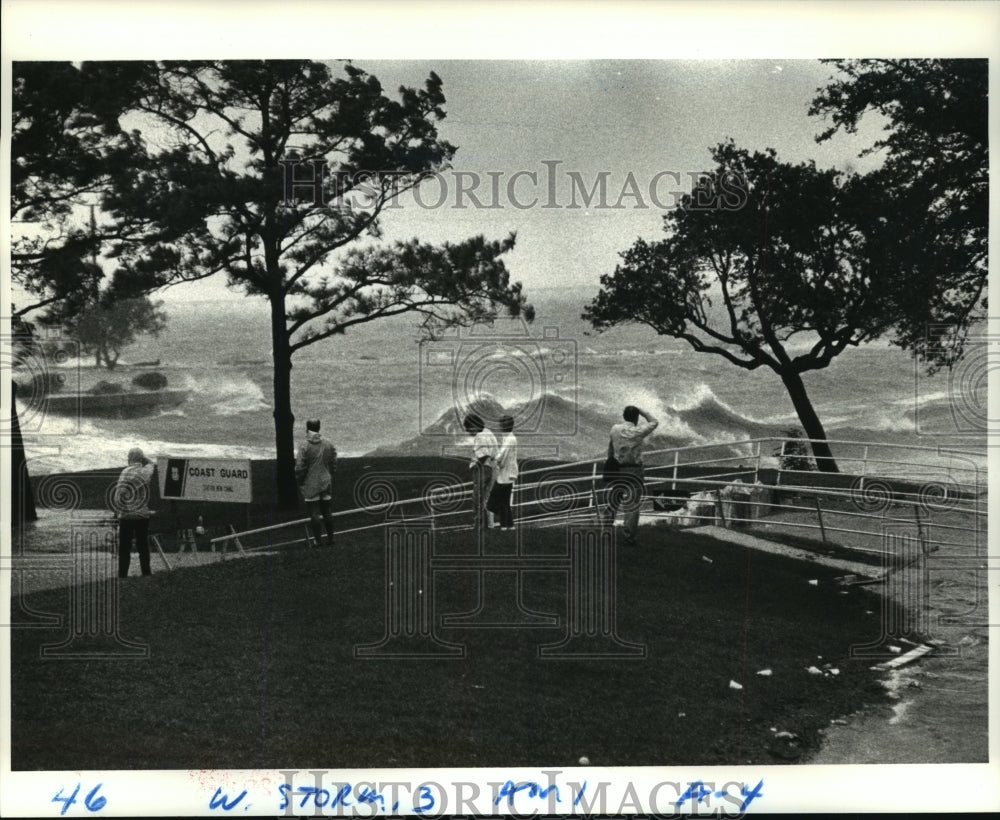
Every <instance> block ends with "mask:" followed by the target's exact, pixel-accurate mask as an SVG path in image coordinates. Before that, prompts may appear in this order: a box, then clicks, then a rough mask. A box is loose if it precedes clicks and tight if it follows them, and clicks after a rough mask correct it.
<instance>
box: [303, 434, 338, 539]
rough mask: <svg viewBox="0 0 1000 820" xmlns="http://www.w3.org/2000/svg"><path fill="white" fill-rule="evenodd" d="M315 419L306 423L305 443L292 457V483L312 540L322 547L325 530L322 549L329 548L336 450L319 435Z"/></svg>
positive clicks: (331, 528)
mask: <svg viewBox="0 0 1000 820" xmlns="http://www.w3.org/2000/svg"><path fill="white" fill-rule="evenodd" d="M319 428H320V422H319V419H309V421H307V422H306V440H305V443H304V444H303V445H302V446H301V447H300V448H299V452H298V454H297V455H296V457H295V480H296V481H297V482H298V484H299V489H300V490H301V491H302V498H303V500H304V501H305V502H306V509H307V510H308V511H309V517H310V519H312V520H311V522H310V523H311V526H312V534H313V539H314V540H315V542H316V544H317V546H318V545H319V544H321V543H322V538H323V526H324V525H325V527H326V538H327V540H326V545H327V546H328V547H332V546H333V513H332V511H331V509H330V502H331V501H332V499H333V495H332V491H333V473H335V472H336V470H337V448H336V447H334V446H333V444H332V443H331V442H329V441H327V440H326V439H325V438H323V436H322V435H321V434H320V432H319Z"/></svg>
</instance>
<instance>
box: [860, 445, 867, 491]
mask: <svg viewBox="0 0 1000 820" xmlns="http://www.w3.org/2000/svg"><path fill="white" fill-rule="evenodd" d="M866 475H868V445H867V444H866V445H865V454H864V461H863V462H862V463H861V481H860V485H861V486H860V489H861V492H864V491H865V476H866Z"/></svg>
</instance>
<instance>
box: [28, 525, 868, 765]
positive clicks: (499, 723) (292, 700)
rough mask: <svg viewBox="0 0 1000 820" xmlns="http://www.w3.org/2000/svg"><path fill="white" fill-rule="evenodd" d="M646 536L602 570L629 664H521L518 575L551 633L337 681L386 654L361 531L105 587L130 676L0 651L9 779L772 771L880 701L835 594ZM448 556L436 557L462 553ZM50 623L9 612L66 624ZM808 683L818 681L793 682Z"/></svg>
mask: <svg viewBox="0 0 1000 820" xmlns="http://www.w3.org/2000/svg"><path fill="white" fill-rule="evenodd" d="M644 535H646V539H645V542H644V543H643V545H642V546H641V547H639V548H637V549H631V550H625V549H623V550H621V551H619V553H618V567H617V581H618V587H617V594H618V604H617V616H618V634H619V635H620V636H621V638H623V639H624V640H626V641H629V642H633V643H640V644H645V646H646V650H647V651H646V656H645V658H637V659H631V660H626V659H600V660H598V659H595V660H581V659H572V660H565V659H564V660H556V659H547V658H546V659H543V658H540V657H539V653H538V648H539V646H540V645H542V644H552V643H556V642H558V641H559V640H561V639H562V637H563V636H564V634H565V623H566V598H567V581H566V575H565V574H564V573H561V572H538V571H535V572H528V573H525V575H524V580H523V592H524V603H525V604H526V605H527V606H528V607H530V608H531V609H533V610H537V611H541V612H549V613H553V614H557V615H558V616H559V618H560V624H561V626H560V627H557V628H549V627H547V628H542V629H538V628H534V629H520V630H516V629H515V630H512V629H484V628H479V629H470V628H467V629H454V628H452V629H441V630H440V635H441V637H442V638H444V639H445V640H450V641H454V642H456V643H463V644H465V646H466V647H467V651H466V657H465V658H464V659H440V660H437V659H435V660H421V659H381V660H367V659H365V660H361V659H356V658H355V657H354V646H355V645H356V644H364V643H373V642H377V641H379V640H380V639H381V638H382V636H383V634H384V631H385V577H386V576H385V552H384V549H383V536H382V535H381V534H380V533H378V532H377V531H375V532H371V533H362V534H359V535H352V536H344V537H343V538H342V543H341V544H340V545H338V547H337V548H335V549H332V550H318V551H308V550H305V549H299V550H288V551H284V552H279V553H276V554H273V555H269V556H262V557H256V558H251V559H247V560H230V561H226V562H222V563H218V564H213V565H210V566H205V567H201V568H197V569H188V570H177V571H174V572H172V573H171V572H165V571H159V572H157V574H155V575H153V576H152V577H150V578H138V577H133V578H129V579H126V581H125V582H123V583H122V585H121V587H120V623H121V629H120V631H121V634H122V635H123V636H124V637H125V638H129V639H133V640H142V641H144V642H145V643H147V644H148V645H149V647H150V656H149V657H148V658H147V659H144V660H53V659H42V658H41V656H40V647H41V645H42V644H46V643H54V642H58V641H59V640H61V639H62V638H63V636H64V635H65V629H14V630H12V631H11V643H12V669H11V701H12V705H11V729H12V741H11V749H12V767H13V768H14V769H15V770H23V769H41V770H46V769H48V770H60V769H62V770H74V769H147V768H150V769H171V768H184V769H188V768H192V769H202V768H218V769H226V768H280V767H298V768H309V767H314V768H315V767H320V768H342V767H361V768H373V767H393V768H402V767H410V766H419V767H458V766H474V767H478V766H515V765H516V766H521V765H524V766H542V765H544V766H569V765H576V764H577V761H578V760H579V758H580V757H581V756H584V755H586V756H587V757H589V758H590V762H591V764H593V765H598V766H602V765H608V766H623V765H694V764H697V765H703V764H708V765H711V764H738V763H751V762H752V763H760V764H769V763H783V762H794V761H795V760H800V759H804V758H805V757H807V756H808V752H809V751H810V750H811V749H815V748H816V747H817V745H818V743H819V740H820V737H821V736H820V730H821V729H822V728H823V727H825V726H827V725H828V724H829V722H830V720H831V719H833V718H836V717H838V716H840V715H844V714H848V713H851V712H854V711H856V710H857V709H859V708H861V706H862V705H863V704H865V703H875V702H880V701H882V700H883V699H884V697H885V695H884V690H883V688H882V687H881V686H880V685H879V684H878V682H877V673H875V672H873V671H871V670H870V669H869V668H868V667H869V663H870V662H866V661H852V660H851V659H850V658H849V648H850V646H851V644H852V643H869V642H871V641H874V640H876V639H877V638H878V637H879V634H880V630H879V628H878V623H879V621H878V619H879V612H880V602H879V599H878V598H876V597H875V593H874V592H872V591H871V590H868V589H865V588H858V587H855V588H851V589H850V590H849V592H848V593H847V594H843V592H842V590H840V589H839V588H838V587H836V586H835V585H833V584H832V583H830V578H831V577H832V576H834V575H836V574H837V573H836V572H835V571H831V570H825V569H824V568H822V567H819V566H814V565H808V564H804V563H801V562H795V561H792V560H789V559H786V558H782V557H779V556H773V555H768V554H762V553H759V552H752V551H749V550H746V549H744V548H742V547H737V546H733V545H731V544H724V543H720V542H717V541H713V540H710V539H707V538H705V537H702V536H697V535H693V534H691V533H685V532H675V531H671V530H668V529H665V528H650V529H648V530H647V531H646V532H645V533H644ZM489 536H490V537H491V538H495V539H503V538H508V539H509V538H512V537H513V536H512V535H510V534H499V533H490V534H489ZM468 538H469V536H468V534H467V533H445V534H441V535H439V537H438V540H437V544H438V546H439V547H440V548H441V550H449V549H451V550H453V551H456V552H461V551H462V550H463V549H464V548H465V545H466V543H467V541H468ZM523 538H524V546H525V550H526V551H528V552H531V553H538V554H546V553H549V554H558V553H560V552H563V553H564V552H565V532H564V531H562V530H561V529H558V528H556V529H545V530H537V529H530V530H526V531H525V532H524V533H523ZM705 558H708V559H710V562H709V561H706V560H705ZM810 579H818V581H819V583H818V585H811V584H809V580H810ZM434 590H435V595H436V608H435V611H436V612H437V613H438V614H439V615H440V614H444V613H455V612H463V611H466V610H469V609H472V608H474V607H475V604H476V599H477V587H476V575H475V573H469V572H458V571H446V572H438V573H436V574H435V587H434ZM68 599H69V593H68V591H67V590H65V589H63V590H49V591H44V592H39V593H36V594H33V595H30V596H28V598H27V599H26V603H27V604H29V606H30V607H31V609H33V610H35V611H39V612H62V613H66V612H67V602H68ZM511 609H513V607H511ZM824 664H832V666H833V667H835V668H837V669H838V670H839V674H837V675H833V674H827V675H815V674H810V673H809V672H807V671H806V669H807V667H810V666H816V667H820V668H822V667H823V666H824ZM763 669H770V670H771V671H772V674H771V675H770V676H760V675H758V674H757V672H758V671H759V670H763ZM730 681H737V682H739V683H740V684H742V687H743V688H742V689H733V688H730ZM772 728H773V729H775V730H777V732H791V733H793V734H794V735H795V737H794V738H793V739H788V738H781V739H779V738H776V737H775V735H776V732H774V731H772Z"/></svg>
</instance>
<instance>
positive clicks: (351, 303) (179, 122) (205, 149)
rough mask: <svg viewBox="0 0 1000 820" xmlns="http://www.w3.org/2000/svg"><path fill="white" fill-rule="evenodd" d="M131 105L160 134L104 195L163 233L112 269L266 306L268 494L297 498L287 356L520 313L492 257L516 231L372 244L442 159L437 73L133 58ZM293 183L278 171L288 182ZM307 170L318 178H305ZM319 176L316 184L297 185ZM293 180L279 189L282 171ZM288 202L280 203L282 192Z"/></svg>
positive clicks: (126, 249) (112, 205)
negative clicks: (331, 343)
mask: <svg viewBox="0 0 1000 820" xmlns="http://www.w3.org/2000/svg"><path fill="white" fill-rule="evenodd" d="M141 70H142V72H143V74H144V76H145V78H146V79H145V81H144V85H143V88H142V93H141V94H139V95H138V97H137V99H136V101H135V104H134V106H133V110H134V111H135V112H137V114H138V115H140V116H141V118H142V120H143V121H145V122H147V123H149V124H150V127H151V128H155V129H157V130H158V132H160V133H164V134H167V135H169V136H168V137H167V138H166V139H161V143H162V149H161V150H160V151H159V152H158V153H156V155H155V163H154V164H151V165H149V166H147V167H145V168H140V169H139V171H138V173H136V174H134V175H133V176H132V178H131V179H129V180H128V181H127V184H124V182H125V181H124V180H119V181H118V183H120V184H115V185H114V186H113V187H112V189H111V190H110V191H109V193H108V194H107V196H106V197H105V200H104V205H105V208H106V209H107V210H108V211H109V213H110V214H111V215H112V216H113V217H114V218H116V219H119V220H124V219H131V220H138V221H140V222H145V221H149V222H150V223H151V224H153V225H155V226H156V227H157V229H158V230H159V231H160V232H161V235H162V236H163V237H167V236H170V237H174V238H173V239H169V240H167V239H164V240H163V241H159V242H157V243H156V244H155V245H152V246H150V245H147V246H138V245H129V246H122V247H121V248H119V249H118V253H119V262H120V264H121V267H122V270H123V271H124V272H125V273H126V274H127V275H129V276H132V277H133V278H137V279H139V280H142V279H144V278H148V277H150V276H155V277H159V279H160V281H161V282H163V283H171V282H179V281H187V280H193V279H200V278H205V277H208V276H213V275H216V274H222V275H225V276H226V277H227V281H228V283H229V284H230V285H231V286H232V287H234V288H236V289H238V290H240V291H242V292H245V293H248V294H251V295H259V296H262V297H264V298H266V299H267V300H268V302H269V304H270V307H271V328H270V330H271V342H272V351H273V356H274V366H275V382H274V390H275V410H274V415H275V433H276V445H277V456H278V471H279V476H280V477H281V481H280V483H279V488H278V490H279V495H280V498H281V500H282V502H284V503H294V500H295V483H294V480H292V475H293V473H292V467H293V460H294V452H293V447H294V442H293V422H294V416H293V414H292V409H291V392H290V391H291V388H290V371H291V367H292V354H293V353H294V352H295V351H296V350H299V349H300V348H302V347H305V346H307V345H311V344H314V343H316V342H318V341H320V340H322V339H326V338H329V337H331V336H333V335H335V334H338V333H343V332H345V331H346V330H347V329H349V328H350V327H352V326H354V325H356V324H359V323H363V322H368V321H373V320H376V319H379V318H382V317H385V316H391V315H396V314H400V313H408V312H412V313H414V314H416V315H419V316H421V317H422V319H423V323H424V327H425V328H426V330H427V331H428V332H431V333H433V332H437V331H439V330H440V329H442V328H444V327H447V326H451V325H456V324H465V323H469V322H471V321H476V320H482V319H486V318H490V317H492V316H495V315H496V314H497V312H498V311H500V310H503V311H506V312H508V313H510V314H512V315H518V314H522V315H525V316H526V317H527V318H528V319H530V318H531V316H532V312H531V309H530V306H528V305H527V304H526V301H525V297H524V295H523V293H522V291H521V286H520V285H519V284H517V283H512V282H511V281H510V279H509V275H508V272H507V269H506V267H505V265H504V263H503V261H502V259H501V257H502V256H503V254H505V253H507V252H508V251H509V250H510V249H511V248H512V247H513V243H514V237H513V236H511V237H507V238H506V239H503V240H500V241H488V240H487V239H485V238H483V237H473V238H471V239H468V240H465V241H463V242H459V243H454V244H444V245H441V246H434V245H429V244H427V243H423V242H420V241H417V240H412V241H409V242H400V243H396V244H395V245H393V246H391V247H385V246H378V245H376V244H374V240H377V239H379V238H380V236H381V230H380V218H381V216H382V215H383V211H384V210H385V208H386V206H387V204H388V203H389V202H390V200H391V199H392V197H393V196H395V195H398V194H399V193H401V192H402V191H405V190H407V189H409V188H412V187H414V186H416V185H417V184H419V182H420V180H421V179H422V178H423V177H424V176H425V175H427V174H429V173H433V172H435V171H438V170H440V169H442V168H444V167H446V165H447V163H448V162H449V161H450V160H451V158H452V156H453V155H454V152H455V148H454V146H452V145H450V144H449V143H447V142H446V141H444V140H442V139H440V138H439V136H438V132H437V125H438V123H439V122H440V121H441V120H442V119H443V118H444V109H443V106H444V102H445V99H444V95H443V93H442V84H441V80H440V78H439V77H438V76H437V75H435V74H433V73H431V75H430V76H429V78H428V79H427V81H426V83H425V84H424V87H423V88H407V87H404V88H400V89H399V93H398V98H393V97H390V96H388V95H387V94H385V93H384V92H383V89H382V86H381V85H380V83H379V82H378V80H377V79H376V78H375V77H372V76H371V75H369V74H367V73H365V72H364V71H362V70H361V69H359V68H357V67H355V66H353V65H351V64H350V63H348V64H346V65H344V66H343V74H342V76H335V74H334V72H332V71H331V69H330V68H329V67H328V66H327V65H325V64H323V63H318V62H311V61H302V60H296V61H209V62H162V63H156V64H144V65H143V67H142V69H141ZM289 174H290V175H291V176H286V175H289ZM314 175H315V176H314ZM320 175H321V176H322V188H321V190H320V191H319V192H317V190H316V189H315V188H311V187H310V186H309V185H308V180H309V179H313V178H315V179H319V178H320ZM293 179H294V180H298V183H297V184H296V185H295V186H286V183H288V182H290V181H291V180H293ZM288 187H290V188H291V193H292V194H293V195H292V196H286V193H288V190H287V188H288Z"/></svg>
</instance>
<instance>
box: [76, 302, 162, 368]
mask: <svg viewBox="0 0 1000 820" xmlns="http://www.w3.org/2000/svg"><path fill="white" fill-rule="evenodd" d="M162 307H163V303H162V302H154V301H152V300H151V299H149V297H146V296H136V297H132V298H125V299H122V298H118V296H117V294H115V293H114V292H113V291H110V290H108V291H104V292H102V293H101V295H100V296H99V297H98V298H97V300H96V301H94V302H93V303H90V304H85V305H82V306H81V307H80V309H79V310H77V311H74V312H73V314H72V316H71V317H69V318H67V319H66V321H65V325H64V327H65V330H66V334H67V335H68V336H69V337H70V338H72V339H73V340H74V341H76V342H77V343H78V344H79V346H80V351H81V352H82V353H87V354H90V355H92V356H93V357H94V365H95V366H96V367H100V366H101V365H103V366H104V367H106V368H108V369H109V370H113V369H114V367H115V365H117V364H118V359H119V357H120V356H121V352H122V350H123V349H124V348H126V347H128V346H129V345H130V344H132V343H133V342H134V341H135V340H136V339H137V338H138V337H139V336H140V335H150V336H159V335H160V332H161V331H162V330H164V328H166V326H167V315H166V313H165V312H164V311H163V310H162Z"/></svg>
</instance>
